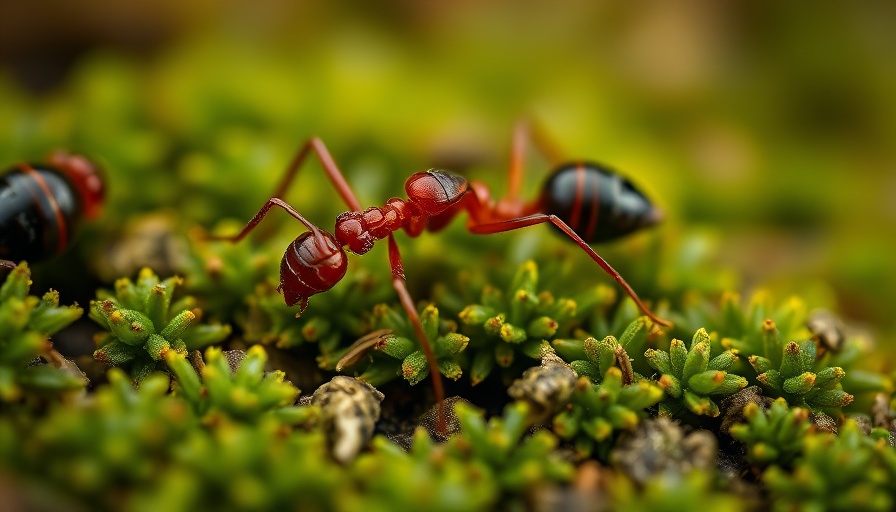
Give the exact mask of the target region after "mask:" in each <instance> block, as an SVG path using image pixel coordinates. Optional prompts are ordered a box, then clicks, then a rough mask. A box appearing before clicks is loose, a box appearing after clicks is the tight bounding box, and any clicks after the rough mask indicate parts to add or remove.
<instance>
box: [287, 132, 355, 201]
mask: <svg viewBox="0 0 896 512" xmlns="http://www.w3.org/2000/svg"><path fill="white" fill-rule="evenodd" d="M312 151H313V152H314V154H315V155H317V159H318V160H319V161H320V164H321V166H322V167H323V168H324V172H326V173H327V177H328V178H330V182H331V183H332V184H333V187H334V188H335V189H336V192H338V193H339V195H340V197H342V200H343V201H345V204H347V205H348V207H349V208H351V209H352V210H354V211H356V212H359V211H361V203H360V202H358V198H356V197H355V193H354V192H352V189H351V187H349V185H348V182H346V181H345V176H343V175H342V172H341V171H340V170H339V167H337V166H336V162H335V161H334V160H333V157H332V156H330V152H329V151H328V150H327V146H326V145H324V142H323V141H322V140H320V139H319V138H318V137H311V138H310V139H308V140H307V141H306V142H305V143H304V144H302V147H300V148H299V150H298V151H297V152H296V155H295V156H294V157H293V159H292V162H291V163H290V164H289V167H287V169H286V174H284V175H283V179H282V180H281V181H280V184H279V185H277V188H276V189H275V190H274V193H273V194H272V197H283V196H284V194H285V193H286V189H287V188H289V185H290V184H292V181H293V180H294V179H295V177H296V174H297V173H298V172H299V168H300V167H301V166H302V163H303V162H304V161H305V159H306V158H307V157H308V155H309V154H310V153H311V152H312Z"/></svg>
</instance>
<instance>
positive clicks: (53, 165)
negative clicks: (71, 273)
mask: <svg viewBox="0 0 896 512" xmlns="http://www.w3.org/2000/svg"><path fill="white" fill-rule="evenodd" d="M100 174H101V173H100V170H99V168H98V167H97V165H96V164H94V163H93V162H92V161H90V160H89V159H88V158H86V157H84V156H81V155H77V154H72V153H68V152H66V151H63V150H57V151H54V152H52V153H50V155H49V156H48V157H47V162H46V163H45V164H34V165H32V164H26V163H21V164H18V165H16V166H14V167H12V168H10V169H8V170H7V171H5V172H4V173H2V175H0V258H2V259H0V267H5V268H15V266H16V264H15V261H21V260H37V259H41V258H44V257H46V256H50V255H52V254H57V253H59V252H62V250H64V249H65V248H66V247H67V246H68V244H69V241H70V240H71V238H72V234H73V232H74V231H75V227H76V225H77V224H78V222H79V221H80V220H81V219H82V218H85V219H93V218H95V217H97V215H99V213H100V208H101V206H102V203H103V197H104V195H105V192H104V186H103V180H102V177H101V176H100Z"/></svg>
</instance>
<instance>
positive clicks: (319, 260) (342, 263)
mask: <svg viewBox="0 0 896 512" xmlns="http://www.w3.org/2000/svg"><path fill="white" fill-rule="evenodd" d="M527 141H532V142H534V143H535V145H536V147H537V148H538V149H539V151H541V152H542V153H543V154H544V155H545V156H547V157H548V159H549V160H552V161H555V162H556V161H559V159H556V158H555V157H556V156H557V155H558V154H559V153H558V152H556V151H554V150H553V148H552V146H551V145H550V144H549V143H548V142H547V141H546V138H544V137H543V136H541V134H540V133H539V132H537V131H535V130H533V129H532V128H530V127H529V126H528V125H527V124H525V123H519V124H518V125H517V127H516V128H515V130H514V136H513V146H512V154H511V160H510V170H509V176H508V177H509V184H508V190H507V196H506V197H505V198H504V199H501V200H498V201H495V200H493V199H492V198H491V195H490V193H489V190H488V188H487V186H486V185H485V184H483V183H480V182H476V181H473V182H467V180H466V179H464V178H462V177H460V176H457V175H454V174H451V173H448V172H445V171H440V170H436V169H430V170H428V171H426V172H418V173H415V174H413V175H411V177H409V178H408V179H407V181H405V185H404V187H405V192H406V193H407V196H408V199H399V198H392V199H389V200H388V201H386V204H385V205H384V206H383V207H382V208H380V207H371V208H368V209H366V210H362V209H361V203H360V202H359V201H358V199H357V198H356V197H355V194H354V192H353V191H352V189H351V187H350V186H349V185H348V183H347V182H346V180H345V177H344V176H343V174H342V172H341V171H340V170H339V168H338V167H337V166H336V163H335V162H334V161H333V158H332V157H331V156H330V153H329V151H328V150H327V148H326V146H325V145H324V143H323V142H322V141H321V140H320V139H318V138H317V137H312V138H310V139H309V140H308V141H306V142H305V143H304V144H303V145H302V146H301V148H300V149H299V150H298V152H297V153H296V155H295V157H294V158H293V160H292V162H291V163H290V165H289V167H288V168H287V171H286V173H285V175H284V176H283V179H282V181H281V182H280V184H279V185H278V186H277V189H276V190H275V191H274V194H273V197H271V198H270V199H268V201H267V202H266V203H265V205H264V206H263V207H262V208H261V209H260V210H259V211H258V213H257V214H255V216H254V217H253V218H252V219H251V220H250V221H249V223H248V224H246V227H244V228H243V230H242V231H240V232H239V233H237V234H236V235H232V236H211V237H210V239H213V240H227V241H231V242H238V241H240V240H242V239H243V238H244V237H245V236H246V235H248V234H249V233H250V232H251V231H252V230H253V229H255V228H256V227H257V226H258V224H259V223H260V222H261V220H262V219H263V218H264V216H265V215H267V213H268V212H269V211H270V209H271V208H273V207H274V206H277V207H280V208H282V209H284V210H286V212H287V213H289V214H290V215H292V216H293V217H294V218H296V219H297V220H298V221H299V222H301V223H302V224H304V225H305V227H306V228H308V231H306V232H304V233H302V234H300V235H299V236H298V237H296V239H295V240H293V241H292V243H290V244H289V247H287V249H286V251H285V253H284V255H283V259H282V260H281V263H280V286H279V287H278V290H280V291H282V292H283V298H284V300H285V301H286V304H287V305H289V306H293V305H296V304H299V314H301V313H302V312H303V311H304V310H305V307H306V306H307V305H308V299H309V298H310V297H311V296H312V295H314V294H317V293H321V292H325V291H327V290H329V289H330V288H332V287H333V286H334V285H335V284H336V283H337V282H339V280H340V279H342V277H343V276H344V275H345V272H346V268H347V266H348V259H347V257H346V253H345V251H344V250H343V248H344V247H348V249H349V250H350V251H351V252H353V253H355V254H364V253H366V252H368V251H369V250H370V249H372V248H373V246H374V243H375V242H376V241H377V240H382V239H383V238H386V239H388V244H389V263H390V266H391V269H392V286H393V287H394V288H395V291H396V293H397V294H398V298H399V301H400V302H401V305H402V308H403V309H404V310H405V312H406V314H407V315H408V318H409V319H410V321H411V325H412V326H413V329H414V332H415V334H416V336H417V338H418V339H419V341H420V346H421V348H422V349H423V353H424V354H425V356H426V360H427V364H428V366H429V372H430V374H431V376H432V382H433V391H434V394H435V398H436V402H437V403H438V404H442V403H443V400H444V398H445V392H444V389H443V387H442V380H441V378H440V376H439V371H438V363H437V362H436V358H435V355H434V354H433V350H432V346H431V344H430V340H429V339H427V337H426V334H425V333H424V332H423V327H422V326H421V324H420V318H419V316H418V314H417V309H416V307H415V306H414V301H413V300H412V299H411V295H410V293H409V292H408V289H407V286H406V285H405V274H404V267H403V265H402V261H401V254H400V253H399V251H398V244H397V243H396V242H395V236H394V232H395V231H398V230H399V229H403V230H404V231H405V232H406V233H407V234H408V235H410V236H411V237H416V236H418V235H420V234H421V233H422V232H423V231H424V230H429V231H437V230H439V229H441V228H443V227H445V226H446V225H447V224H448V223H449V222H450V221H451V220H452V219H453V218H454V217H455V216H457V215H458V214H460V213H461V212H463V211H466V212H467V215H468V220H467V229H468V230H469V231H470V232H472V233H475V234H492V233H502V232H505V231H511V230H514V229H520V228H525V227H529V226H534V225H537V224H544V223H550V224H553V225H554V226H555V227H556V228H558V229H559V230H560V231H561V232H562V233H564V234H565V235H566V236H567V237H568V238H569V239H570V240H572V241H573V242H575V243H576V244H577V245H578V246H579V247H580V248H581V249H582V250H583V251H585V252H586V253H587V254H588V256H590V257H591V259H592V260H594V262H595V263H597V264H598V265H599V266H600V267H601V268H602V269H603V270H604V271H605V272H606V273H607V274H609V275H610V276H611V277H612V278H613V279H615V280H616V281H617V282H618V283H619V285H620V286H622V288H623V289H624V290H625V292H626V293H627V294H628V295H629V297H631V298H632V300H634V302H635V304H637V305H638V307H639V308H640V309H641V311H643V312H644V314H645V315H647V316H648V317H649V318H650V319H651V320H653V321H654V322H656V323H658V324H660V325H664V326H668V325H671V324H670V323H669V322H667V321H666V320H662V319H660V318H658V317H657V316H656V315H654V314H653V312H652V311H650V309H649V308H648V307H647V306H646V305H644V303H643V302H641V300H640V299H639V298H638V295H637V294H636V293H635V292H634V290H632V288H631V286H629V285H628V283H626V282H625V279H623V278H622V276H621V275H619V273H618V272H616V270H614V269H613V267H611V266H610V264H609V263H607V262H606V261H605V260H604V259H603V258H602V257H601V256H600V255H599V254H597V252H595V251H594V249H592V248H591V246H590V245H588V242H600V241H606V240H610V239H613V238H617V237H620V236H622V235H625V234H628V233H631V232H633V231H636V230H638V229H640V228H642V227H646V226H650V225H653V224H655V223H656V222H658V221H659V218H660V215H659V212H658V210H657V209H656V208H654V207H653V205H652V204H651V203H650V201H649V200H648V199H647V198H646V196H644V195H643V194H642V193H641V192H639V191H638V190H637V189H636V188H635V187H634V186H633V185H632V184H631V183H630V182H629V181H628V180H627V179H625V178H623V177H622V176H620V175H618V174H616V173H615V172H612V171H610V170H609V169H607V168H605V167H603V166H600V165H598V164H594V163H590V162H573V163H567V164H563V165H559V166H557V167H556V168H555V170H554V172H553V173H552V174H551V176H550V178H549V179H548V181H547V182H546V184H545V187H544V189H543V192H542V194H541V195H540V196H539V197H538V198H536V199H535V200H534V201H531V202H526V201H523V200H521V199H520V198H519V197H518V194H519V190H520V185H521V183H522V179H523V155H524V153H525V149H526V144H527ZM312 152H313V153H314V154H315V155H316V156H317V158H318V160H319V161H320V163H321V166H322V167H323V170H324V172H325V173H326V175H327V177H328V178H329V180H330V182H331V183H332V184H333V187H334V188H335V189H336V191H337V192H338V193H339V195H340V197H342V200H343V201H344V202H345V204H346V205H348V207H349V209H350V211H347V212H344V213H341V214H339V216H337V217H336V226H335V229H334V231H333V233H329V232H327V231H325V230H323V229H320V228H319V227H317V226H316V225H314V224H313V223H311V222H309V221H308V220H306V219H305V218H304V217H303V216H302V215H301V214H300V213H299V212H298V211H296V210H295V208H293V207H292V206H290V205H289V204H287V203H286V202H285V201H283V200H282V199H281V197H283V195H284V193H285V192H286V190H287V188H288V187H289V185H290V184H291V183H292V181H293V180H294V179H295V177H296V174H297V173H298V170H299V168H300V167H301V166H302V164H303V163H304V161H305V160H306V158H308V156H309V155H310V154H311V153H312ZM297 316H298V315H297ZM440 407H441V405H440ZM439 417H440V419H439V424H440V425H441V427H440V431H442V432H444V412H443V411H441V409H440V413H439Z"/></svg>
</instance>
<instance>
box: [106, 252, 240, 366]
mask: <svg viewBox="0 0 896 512" xmlns="http://www.w3.org/2000/svg"><path fill="white" fill-rule="evenodd" d="M181 283H182V280H181V279H180V278H178V277H170V278H168V279H165V280H162V281H160V280H159V278H158V276H156V275H155V274H154V273H153V272H152V270H150V269H148V268H147V269H143V270H141V271H140V274H139V276H138V277H137V281H136V283H135V282H132V281H131V280H130V279H119V280H118V281H116V282H115V294H114V295H112V294H110V293H108V292H102V291H101V292H100V294H99V295H98V296H99V300H96V301H93V302H91V308H90V318H91V319H93V320H94V321H95V322H97V323H98V324H100V325H101V326H102V327H103V328H104V329H106V330H107V331H109V332H107V333H105V335H103V336H101V337H100V338H99V340H98V342H97V343H98V345H99V348H98V349H97V350H96V351H95V352H94V353H93V357H94V359H96V360H97V361H100V362H103V363H105V364H108V365H111V366H121V367H124V368H127V369H128V371H129V373H130V374H131V377H132V378H133V379H134V381H135V382H140V381H142V380H143V379H145V378H146V377H147V376H148V375H149V374H150V373H152V372H153V371H155V370H157V369H163V368H164V367H165V363H164V357H165V354H166V353H167V352H168V351H170V350H173V351H175V352H178V353H181V354H183V355H186V354H187V351H188V350H195V349H198V348H202V347H204V346H206V345H210V344H212V343H216V342H219V341H221V340H223V339H224V338H226V337H227V336H229V335H230V326H228V325H198V326H197V325H193V323H194V321H195V320H196V319H197V318H198V317H199V316H200V315H201V311H199V310H198V309H191V308H190V305H191V304H192V302H193V299H192V298H191V297H184V298H182V299H180V300H179V301H176V302H172V298H173V295H174V291H175V288H176V287H177V286H179V285H180V284H181Z"/></svg>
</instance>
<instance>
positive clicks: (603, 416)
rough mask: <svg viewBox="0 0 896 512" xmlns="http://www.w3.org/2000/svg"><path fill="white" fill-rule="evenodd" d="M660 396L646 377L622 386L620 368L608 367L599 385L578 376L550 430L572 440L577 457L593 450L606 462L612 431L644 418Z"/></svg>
mask: <svg viewBox="0 0 896 512" xmlns="http://www.w3.org/2000/svg"><path fill="white" fill-rule="evenodd" d="M662 398H663V389H662V388H661V387H660V386H659V385H657V384H655V383H653V382H651V381H647V380H638V381H637V382H635V383H632V384H629V385H623V382H622V371H620V370H619V368H616V367H611V368H609V369H607V371H606V372H605V373H604V378H603V379H602V381H601V382H600V383H599V384H597V383H592V382H591V381H590V380H589V379H588V378H586V377H580V378H579V380H578V381H577V382H576V386H575V390H574V391H573V394H572V397H571V399H570V405H569V406H568V408H567V409H566V410H564V411H562V412H560V413H559V414H557V415H556V416H554V420H553V430H554V433H556V434H557V435H558V436H559V437H560V438H562V439H565V440H568V441H571V442H572V444H573V446H574V447H575V451H576V456H577V458H580V459H582V458H585V457H588V456H590V455H591V454H592V453H596V454H597V456H598V458H600V459H602V460H604V461H606V460H607V450H608V449H609V447H610V446H611V445H612V440H613V439H614V434H616V433H618V432H620V431H624V430H632V429H634V428H635V427H637V426H638V422H639V421H640V420H641V419H643V418H645V417H647V411H646V410H645V409H647V408H648V407H651V406H653V405H655V404H656V403H658V402H659V401H660V400H662Z"/></svg>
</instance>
